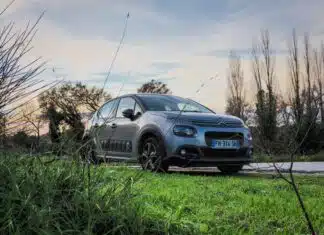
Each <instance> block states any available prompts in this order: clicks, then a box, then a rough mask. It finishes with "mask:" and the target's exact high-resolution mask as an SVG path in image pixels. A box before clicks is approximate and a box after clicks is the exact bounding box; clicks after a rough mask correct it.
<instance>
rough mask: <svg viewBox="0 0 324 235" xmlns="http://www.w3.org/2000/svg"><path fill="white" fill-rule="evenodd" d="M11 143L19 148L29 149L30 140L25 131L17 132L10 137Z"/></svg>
mask: <svg viewBox="0 0 324 235" xmlns="http://www.w3.org/2000/svg"><path fill="white" fill-rule="evenodd" d="M12 141H13V143H14V144H16V145H17V146H20V147H23V148H30V147H31V141H30V138H29V136H28V134H27V133H26V132H25V131H18V132H17V133H16V134H15V135H14V136H12Z"/></svg>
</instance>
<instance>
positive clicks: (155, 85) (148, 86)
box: [137, 79, 171, 94]
mask: <svg viewBox="0 0 324 235" xmlns="http://www.w3.org/2000/svg"><path fill="white" fill-rule="evenodd" d="M137 92H138V93H158V94H168V93H171V91H170V89H169V88H168V87H167V85H166V84H164V83H162V82H160V81H156V80H154V79H152V80H151V81H150V82H147V83H144V84H143V85H142V86H141V87H140V88H139V89H137Z"/></svg>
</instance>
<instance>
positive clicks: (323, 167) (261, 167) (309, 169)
mask: <svg viewBox="0 0 324 235" xmlns="http://www.w3.org/2000/svg"><path fill="white" fill-rule="evenodd" d="M276 166H277V167H278V168H279V169H280V170H281V172H287V171H288V169H289V167H290V163H288V162H285V163H276ZM133 167H134V168H139V166H135V165H134V166H133ZM170 170H171V171H181V172H218V170H217V168H216V167H194V168H179V167H170ZM243 171H244V172H274V171H275V168H274V166H273V164H272V163H252V164H250V165H246V166H244V168H243ZM293 172H295V173H308V174H315V173H319V174H324V162H295V163H294V165H293Z"/></svg>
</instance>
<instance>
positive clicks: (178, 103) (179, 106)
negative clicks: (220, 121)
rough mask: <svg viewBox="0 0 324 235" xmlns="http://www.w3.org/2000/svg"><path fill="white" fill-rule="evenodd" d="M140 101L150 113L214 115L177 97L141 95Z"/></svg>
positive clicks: (200, 106)
mask: <svg viewBox="0 0 324 235" xmlns="http://www.w3.org/2000/svg"><path fill="white" fill-rule="evenodd" d="M140 99H141V100H142V102H143V104H144V105H145V106H146V108H147V110H149V111H182V112H197V113H212V111H211V110H209V109H208V108H206V107H204V106H203V105H201V104H198V103H197V102H194V101H192V100H189V99H184V98H180V97H175V96H163V95H156V96H155V95H141V96H140Z"/></svg>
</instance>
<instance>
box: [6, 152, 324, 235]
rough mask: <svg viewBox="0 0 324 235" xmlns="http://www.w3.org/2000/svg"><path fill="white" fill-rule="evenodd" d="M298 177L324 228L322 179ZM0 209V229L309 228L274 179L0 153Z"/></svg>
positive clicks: (291, 230)
mask: <svg viewBox="0 0 324 235" xmlns="http://www.w3.org/2000/svg"><path fill="white" fill-rule="evenodd" d="M43 160H44V159H43ZM297 182H298V185H299V187H300V191H301V195H302V196H303V198H304V200H305V204H306V207H307V209H308V211H309V213H310V216H311V218H312V220H313V221H314V227H315V228H316V230H317V231H318V232H319V234H321V233H324V178H321V177H315V176H313V177H297ZM0 215H1V216H0V234H145V235H146V234H307V233H308V230H307V227H306V224H305V221H304V218H303V216H302V214H301V210H300V208H299V206H298V203H297V200H296V196H295V194H294V193H293V192H292V190H291V188H290V187H289V186H288V185H287V184H286V183H285V182H283V181H282V180H280V179H277V178H271V177H269V176H259V175H249V176H247V175H237V176H222V175H217V174H216V175H211V176H203V175H185V174H180V173H172V174H154V173H149V172H143V171H138V170H132V169H128V168H126V167H109V166H106V165H102V166H100V167H93V166H92V167H90V171H89V169H88V168H87V167H86V166H84V165H82V164H80V163H77V162H70V161H54V162H52V163H50V164H45V165H44V164H42V163H41V162H40V161H39V159H36V158H26V157H25V158H20V157H17V156H9V157H0Z"/></svg>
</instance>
